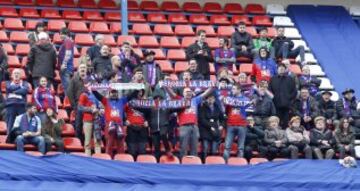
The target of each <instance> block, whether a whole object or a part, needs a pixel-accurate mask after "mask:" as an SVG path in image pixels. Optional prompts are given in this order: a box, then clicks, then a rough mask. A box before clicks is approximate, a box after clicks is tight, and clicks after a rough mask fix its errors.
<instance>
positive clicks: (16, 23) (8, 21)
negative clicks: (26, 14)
mask: <svg viewBox="0 0 360 191" xmlns="http://www.w3.org/2000/svg"><path fill="white" fill-rule="evenodd" d="M4 28H5V29H10V30H24V25H23V23H22V22H21V20H20V19H18V18H5V20H4Z"/></svg>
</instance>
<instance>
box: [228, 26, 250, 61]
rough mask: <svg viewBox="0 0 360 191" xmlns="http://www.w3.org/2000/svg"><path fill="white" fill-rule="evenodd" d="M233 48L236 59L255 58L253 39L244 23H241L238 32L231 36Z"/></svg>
mask: <svg viewBox="0 0 360 191" xmlns="http://www.w3.org/2000/svg"><path fill="white" fill-rule="evenodd" d="M231 48H232V49H234V52H235V55H236V57H240V56H244V57H248V58H252V57H253V52H252V50H253V49H254V43H253V39H252V37H251V35H250V34H249V33H248V32H246V24H245V23H244V22H239V24H238V26H237V30H236V31H235V32H234V33H233V34H232V35H231Z"/></svg>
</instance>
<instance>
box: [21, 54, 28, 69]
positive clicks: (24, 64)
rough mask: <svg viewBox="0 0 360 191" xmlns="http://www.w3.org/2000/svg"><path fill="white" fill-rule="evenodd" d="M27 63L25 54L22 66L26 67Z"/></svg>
mask: <svg viewBox="0 0 360 191" xmlns="http://www.w3.org/2000/svg"><path fill="white" fill-rule="evenodd" d="M26 63H27V56H24V57H23V58H22V59H21V67H23V68H24V67H25V66H26Z"/></svg>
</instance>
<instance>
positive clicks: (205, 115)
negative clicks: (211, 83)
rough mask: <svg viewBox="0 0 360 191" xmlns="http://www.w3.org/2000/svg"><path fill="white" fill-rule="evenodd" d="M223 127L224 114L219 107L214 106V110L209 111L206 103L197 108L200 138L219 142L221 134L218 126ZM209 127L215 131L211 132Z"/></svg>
mask: <svg viewBox="0 0 360 191" xmlns="http://www.w3.org/2000/svg"><path fill="white" fill-rule="evenodd" d="M224 125H225V119H224V113H223V112H221V109H220V107H219V106H218V105H217V104H214V110H213V111H211V109H210V107H209V105H208V104H207V103H203V104H202V105H201V106H200V107H199V132H200V138H201V139H206V140H212V141H215V140H219V139H220V138H221V132H220V130H219V126H223V127H224ZM211 127H214V128H215V131H211Z"/></svg>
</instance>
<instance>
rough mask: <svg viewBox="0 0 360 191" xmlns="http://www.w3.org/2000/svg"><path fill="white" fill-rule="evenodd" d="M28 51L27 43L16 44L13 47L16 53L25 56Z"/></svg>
mask: <svg viewBox="0 0 360 191" xmlns="http://www.w3.org/2000/svg"><path fill="white" fill-rule="evenodd" d="M29 52H30V45H29V44H17V45H16V48H15V53H16V55H20V56H26V55H28V53H29Z"/></svg>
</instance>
